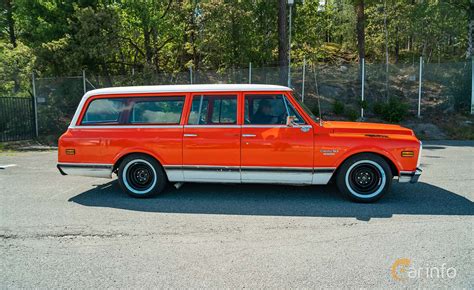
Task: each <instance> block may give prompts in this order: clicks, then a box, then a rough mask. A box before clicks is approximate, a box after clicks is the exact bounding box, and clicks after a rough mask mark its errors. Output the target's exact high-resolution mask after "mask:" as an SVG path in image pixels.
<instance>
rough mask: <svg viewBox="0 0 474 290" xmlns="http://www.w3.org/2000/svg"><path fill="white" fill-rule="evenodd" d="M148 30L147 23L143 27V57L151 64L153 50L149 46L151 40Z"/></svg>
mask: <svg viewBox="0 0 474 290" xmlns="http://www.w3.org/2000/svg"><path fill="white" fill-rule="evenodd" d="M150 37H151V35H150V30H148V25H144V27H143V43H144V46H145V58H146V62H147V64H152V57H153V52H152V48H151V41H150Z"/></svg>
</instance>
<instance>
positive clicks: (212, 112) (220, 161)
mask: <svg viewBox="0 0 474 290" xmlns="http://www.w3.org/2000/svg"><path fill="white" fill-rule="evenodd" d="M191 98H192V100H191V108H190V112H189V116H188V118H187V124H186V125H185V126H184V134H183V174H184V180H185V181H195V182H199V181H212V182H240V130H241V128H240V125H238V116H240V113H239V112H238V106H237V103H238V102H237V99H238V94H237V93H199V94H192V95H191Z"/></svg>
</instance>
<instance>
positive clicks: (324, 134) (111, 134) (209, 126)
mask: <svg viewBox="0 0 474 290" xmlns="http://www.w3.org/2000/svg"><path fill="white" fill-rule="evenodd" d="M421 148H422V146H421V142H420V141H419V140H418V139H417V138H416V136H415V135H414V133H413V131H412V130H410V129H407V128H403V127H401V126H398V125H386V124H373V123H357V122H332V121H322V120H320V119H319V118H317V117H315V116H314V115H313V114H312V113H311V111H310V110H308V109H307V108H306V107H305V106H304V104H302V103H300V102H299V101H298V100H297V99H296V98H294V97H293V95H292V90H291V89H290V88H287V87H283V86H274V85H176V86H141V87H121V88H106V89H98V90H93V91H89V92H87V93H86V94H85V95H84V97H83V98H82V100H81V102H80V104H79V106H78V108H77V111H76V113H75V115H74V117H73V119H72V121H71V124H70V126H69V128H68V130H67V132H66V133H64V134H63V135H62V136H61V138H60V139H59V150H58V166H57V167H58V169H59V171H60V172H61V174H63V175H83V176H93V177H105V178H112V174H113V173H116V174H117V176H118V180H119V183H120V185H121V187H122V188H123V190H124V191H125V192H126V193H128V194H129V195H131V196H134V197H149V196H152V195H155V194H158V193H160V192H162V191H163V190H164V189H165V187H166V185H167V184H169V183H174V184H175V185H176V187H178V188H179V186H180V185H181V184H182V183H183V182H224V183H273V184H275V183H279V184H295V185H296V184H298V185H311V184H327V183H329V182H330V181H333V182H335V183H336V184H337V186H338V188H339V190H340V191H341V192H342V193H343V194H344V195H346V196H347V197H349V198H350V199H352V200H354V201H358V202H372V201H375V200H378V199H379V198H381V197H382V196H383V195H384V194H385V193H386V192H387V191H389V188H390V185H391V183H392V179H393V178H394V177H397V178H398V181H399V182H412V183H414V182H417V181H418V177H419V175H420V173H421V170H420V169H419V168H418V167H419V165H420V155H421Z"/></svg>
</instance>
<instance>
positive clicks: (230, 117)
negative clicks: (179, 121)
mask: <svg viewBox="0 0 474 290" xmlns="http://www.w3.org/2000/svg"><path fill="white" fill-rule="evenodd" d="M236 123H237V96H235V95H223V96H216V95H209V96H206V95H196V96H193V101H192V105H191V112H190V115H189V121H188V124H190V125H219V124H236Z"/></svg>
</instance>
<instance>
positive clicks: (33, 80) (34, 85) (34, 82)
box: [31, 72, 39, 138]
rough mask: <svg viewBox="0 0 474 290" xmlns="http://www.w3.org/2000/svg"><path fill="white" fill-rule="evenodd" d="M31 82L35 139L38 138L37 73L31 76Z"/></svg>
mask: <svg viewBox="0 0 474 290" xmlns="http://www.w3.org/2000/svg"><path fill="white" fill-rule="evenodd" d="M31 81H32V86H33V109H34V114H35V137H36V138H38V136H39V134H38V133H39V132H38V101H37V99H36V81H35V72H33V73H32V74H31Z"/></svg>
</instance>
